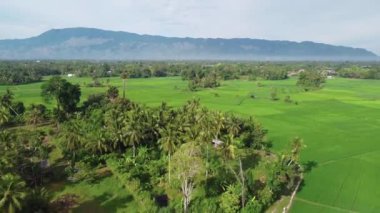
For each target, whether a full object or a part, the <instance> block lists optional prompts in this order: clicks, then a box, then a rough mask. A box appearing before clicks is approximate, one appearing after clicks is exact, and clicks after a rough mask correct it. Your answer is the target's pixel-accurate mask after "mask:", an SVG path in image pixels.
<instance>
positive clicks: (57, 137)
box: [0, 77, 302, 212]
mask: <svg viewBox="0 0 380 213" xmlns="http://www.w3.org/2000/svg"><path fill="white" fill-rule="evenodd" d="M42 95H43V96H44V97H47V98H50V99H55V101H56V109H54V110H53V111H54V112H53V113H47V110H46V107H44V106H43V105H32V106H31V107H30V108H28V110H26V111H25V112H24V113H20V114H19V116H22V117H24V119H26V118H27V117H28V118H30V119H28V120H29V121H30V122H31V123H34V124H36V123H40V122H41V121H42V120H41V119H52V120H54V121H55V122H57V123H59V125H56V126H55V127H54V126H50V125H49V126H48V128H34V129H31V130H23V131H20V129H16V130H14V131H13V130H12V129H7V128H6V123H7V120H8V118H6V117H4V119H3V120H2V123H1V129H0V152H1V153H4V154H2V155H1V156H0V175H1V178H0V198H1V201H0V210H1V211H5V212H14V211H19V210H22V211H27V212H37V211H38V212H48V211H49V210H51V208H52V202H51V197H50V195H49V193H47V192H46V190H45V189H44V188H43V187H44V186H46V184H47V183H49V181H52V180H54V179H55V177H67V179H68V180H71V181H76V182H81V181H87V182H90V183H91V181H94V180H96V178H100V177H99V174H98V173H97V172H96V171H97V169H99V168H107V169H109V170H111V171H112V175H115V177H116V178H117V179H118V180H119V182H120V183H121V184H122V185H123V187H125V189H126V190H128V191H129V192H130V193H131V194H132V195H133V196H134V200H135V201H136V202H137V204H138V205H139V208H141V210H142V211H157V210H158V209H159V208H166V209H167V210H170V211H184V212H192V211H205V210H208V211H224V212H237V211H243V212H262V211H264V210H265V209H266V208H267V207H268V206H269V205H271V204H272V203H273V202H274V201H275V200H277V199H278V198H279V197H280V196H281V195H283V194H286V193H289V192H290V191H291V190H293V189H294V187H295V185H296V183H297V182H298V181H299V179H300V174H301V172H302V171H301V167H300V166H299V152H300V150H301V149H302V141H301V140H300V139H298V138H296V139H295V140H294V141H293V143H292V147H291V148H290V149H289V150H288V151H284V152H283V153H282V154H281V155H277V154H274V153H272V152H270V150H269V148H268V147H269V146H268V142H267V141H266V140H265V135H266V133H267V131H266V130H265V129H264V128H263V127H262V126H261V124H260V123H258V122H257V121H255V120H254V119H253V118H246V119H243V118H240V117H236V116H234V115H233V114H229V113H222V112H218V111H211V110H209V109H207V108H205V107H203V106H201V105H200V103H199V101H198V100H192V101H189V102H187V103H186V104H185V105H183V106H182V107H179V108H171V107H169V106H168V105H167V104H165V103H162V104H161V105H160V106H159V107H154V108H151V107H146V106H143V105H139V104H136V103H133V102H131V101H129V100H127V99H125V98H123V97H119V92H118V90H117V88H115V87H110V88H109V89H108V91H107V92H106V93H104V94H95V95H92V96H90V97H89V98H88V100H87V101H85V102H84V103H83V106H82V107H78V106H77V105H78V103H79V96H80V88H79V86H77V85H72V84H70V83H68V82H67V81H65V80H63V79H61V78H59V77H55V78H52V79H50V80H49V81H47V82H46V84H45V85H44V86H43V92H42ZM11 99H12V98H11ZM8 102H9V101H8ZM11 105H13V104H12V101H11V104H5V105H3V108H4V109H6V110H8V111H7V112H8V113H11V111H12V109H10V106H11ZM1 117H3V116H1ZM3 121H4V122H3ZM53 150H55V151H57V150H59V152H61V153H62V159H60V160H59V166H60V167H61V166H64V167H65V168H66V169H59V171H60V173H59V174H57V172H58V171H57V170H54V168H55V167H56V166H57V167H58V165H48V163H47V162H48V161H47V160H48V156H49V154H50V153H51V152H52V151H53ZM61 172H64V174H62V173H61Z"/></svg>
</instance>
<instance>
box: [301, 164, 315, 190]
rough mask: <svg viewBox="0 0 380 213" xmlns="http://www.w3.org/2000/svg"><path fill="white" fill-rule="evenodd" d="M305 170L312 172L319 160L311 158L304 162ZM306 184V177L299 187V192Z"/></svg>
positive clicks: (305, 171)
mask: <svg viewBox="0 0 380 213" xmlns="http://www.w3.org/2000/svg"><path fill="white" fill-rule="evenodd" d="M302 166H303V171H304V173H309V172H311V171H312V170H313V169H314V168H316V167H318V162H316V161H313V160H309V161H307V162H306V163H303V165H302ZM305 185H306V183H305V179H302V180H301V183H300V186H299V187H298V190H297V192H300V191H302V189H303V187H304V186H305Z"/></svg>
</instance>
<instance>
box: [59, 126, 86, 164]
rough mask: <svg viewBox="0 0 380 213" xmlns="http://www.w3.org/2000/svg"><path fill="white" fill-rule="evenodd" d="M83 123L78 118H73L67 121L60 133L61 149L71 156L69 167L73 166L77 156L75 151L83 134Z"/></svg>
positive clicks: (81, 140)
mask: <svg viewBox="0 0 380 213" xmlns="http://www.w3.org/2000/svg"><path fill="white" fill-rule="evenodd" d="M84 125H85V124H84V123H83V122H82V121H81V120H79V119H73V120H71V121H69V122H68V123H67V124H66V125H65V126H64V128H63V129H62V130H61V133H60V143H61V146H62V148H63V150H65V151H66V154H67V155H69V156H70V158H71V162H70V164H71V167H72V168H73V167H74V166H75V161H76V158H77V154H78V153H77V152H78V151H79V149H80V145H81V144H82V142H83V138H84V134H83V132H82V127H83V126H84Z"/></svg>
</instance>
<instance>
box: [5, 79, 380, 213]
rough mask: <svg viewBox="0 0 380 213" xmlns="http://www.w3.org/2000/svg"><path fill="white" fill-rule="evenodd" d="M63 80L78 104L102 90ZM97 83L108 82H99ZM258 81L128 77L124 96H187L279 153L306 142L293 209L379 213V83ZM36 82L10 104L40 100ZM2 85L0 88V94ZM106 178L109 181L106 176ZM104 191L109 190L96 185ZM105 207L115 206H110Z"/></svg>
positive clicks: (150, 99) (149, 100)
mask: <svg viewBox="0 0 380 213" xmlns="http://www.w3.org/2000/svg"><path fill="white" fill-rule="evenodd" d="M68 80H69V81H71V82H73V83H78V84H80V85H81V86H82V97H83V98H82V101H83V100H85V99H86V97H88V96H89V95H90V94H94V93H99V92H103V91H105V90H106V89H107V87H101V88H90V87H86V86H85V85H86V84H87V83H89V82H91V79H90V78H70V79H68ZM101 81H103V82H104V84H106V80H105V79H102V80H101ZM260 83H261V84H262V85H263V86H260V87H259V86H258V83H257V82H256V81H248V80H233V81H224V82H222V85H221V87H219V88H216V89H204V90H200V91H197V92H190V91H188V89H187V82H186V81H182V80H181V78H180V77H170V78H147V79H128V80H127V91H126V96H127V97H128V98H130V99H131V100H133V101H136V102H139V103H143V104H146V105H149V106H156V105H159V104H160V103H161V102H162V101H166V102H167V103H168V104H169V105H171V106H179V105H181V104H183V103H184V102H185V101H187V100H189V99H192V98H199V99H200V100H201V103H202V104H203V105H205V106H207V107H210V108H213V109H218V110H222V111H227V112H234V113H237V114H239V115H240V116H254V117H256V118H257V120H259V121H260V122H261V123H263V125H264V127H265V128H267V129H268V130H269V133H268V140H270V141H271V142H272V144H273V149H274V150H276V151H281V150H283V149H285V148H286V147H287V146H288V145H289V142H290V140H291V139H292V138H293V137H295V136H300V137H302V138H303V139H304V142H305V144H306V145H307V147H306V148H305V149H304V150H303V151H302V154H301V161H302V162H303V164H304V165H305V168H306V170H307V171H306V173H305V175H304V177H305V181H304V183H303V185H302V187H301V190H300V191H299V192H298V193H297V196H296V198H295V202H294V204H293V206H292V209H291V212H308V213H310V212H378V211H379V209H380V202H379V200H380V184H378V180H380V81H376V80H354V79H342V78H336V79H331V80H327V82H326V85H325V87H324V88H323V89H321V90H318V91H311V92H303V91H301V90H300V89H299V88H298V87H296V86H295V84H296V79H288V80H279V81H260ZM41 84H42V83H33V84H28V85H18V86H10V87H9V88H10V89H11V90H12V91H13V92H14V93H15V98H16V100H20V101H23V102H24V103H25V104H26V105H28V104H32V103H43V100H42V98H41V97H40V87H41ZM109 84H111V85H116V86H118V87H119V89H120V94H122V91H121V89H122V81H121V79H120V78H111V79H110V81H109ZM6 88H7V86H0V92H2V91H4V90H5V89H6ZM274 88H275V89H276V90H277V93H278V96H279V100H277V101H273V100H271V99H270V93H271V91H273V89H274ZM252 95H254V97H255V98H252V97H251V96H252ZM286 96H290V97H291V100H293V103H286V102H285V101H284V98H285V97H286ZM296 103H297V104H296ZM49 105H50V107H52V106H53V105H52V103H51V104H49ZM110 180H112V178H111V179H110V178H108V179H105V181H110ZM100 184H101V183H100ZM105 185H107V184H105ZM109 185H112V184H109ZM78 187H84V186H78ZM103 188H107V187H104V186H103V187H100V189H103ZM80 189H81V188H77V189H75V186H70V187H66V188H65V190H72V191H75V190H80ZM100 189H98V190H100ZM94 190H95V189H91V190H90V189H89V190H86V191H88V192H89V193H94V194H95V195H96V194H97V193H98V192H95V191H96V190H95V191H94ZM115 190H116V189H115ZM93 191H94V192H93ZM116 191H117V190H116ZM118 193H121V194H122V192H118ZM99 194H101V193H99ZM95 195H94V196H95ZM91 196H92V195H89V197H91ZM110 196H111V197H112V196H113V195H110ZM113 199H114V200H116V201H117V198H113ZM118 199H120V200H125V199H128V195H125V194H122V196H121V197H120V198H118ZM110 202H111V201H110ZM119 203H121V202H119ZM105 207H106V208H114V207H112V206H110V205H109V204H107V205H105ZM115 209H117V208H115ZM115 209H114V210H115Z"/></svg>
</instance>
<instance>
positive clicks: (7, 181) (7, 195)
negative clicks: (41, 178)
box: [0, 174, 26, 213]
mask: <svg viewBox="0 0 380 213" xmlns="http://www.w3.org/2000/svg"><path fill="white" fill-rule="evenodd" d="M25 197H26V188H25V182H24V181H22V180H21V178H20V177H18V176H14V175H12V174H6V175H4V176H2V177H1V179H0V210H2V211H3V212H8V213H13V212H16V211H17V210H21V208H22V201H23V200H24V199H25Z"/></svg>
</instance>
